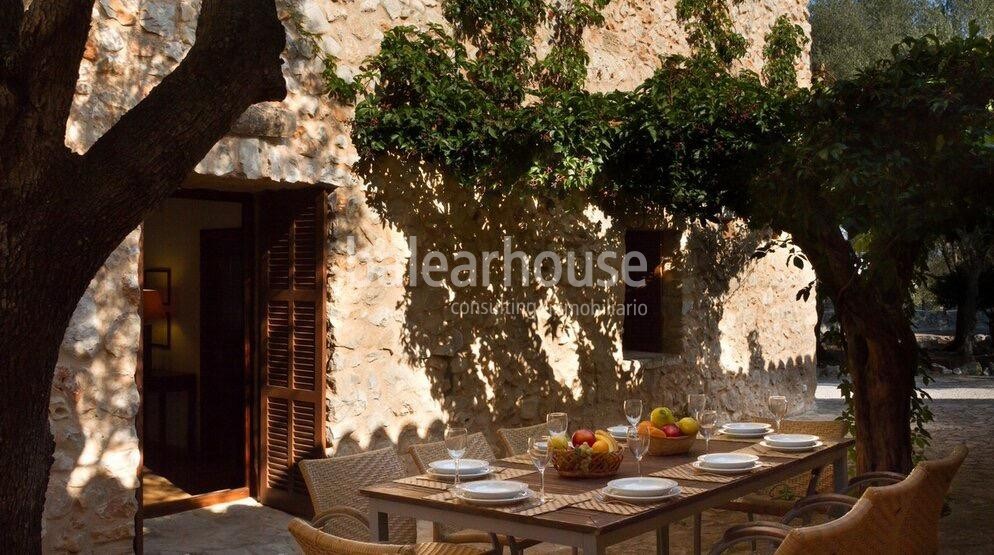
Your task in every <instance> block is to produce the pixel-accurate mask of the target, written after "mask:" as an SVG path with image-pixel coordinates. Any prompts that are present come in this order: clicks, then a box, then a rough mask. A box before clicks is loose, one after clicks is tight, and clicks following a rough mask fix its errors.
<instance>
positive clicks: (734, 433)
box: [720, 422, 773, 439]
mask: <svg viewBox="0 0 994 555" xmlns="http://www.w3.org/2000/svg"><path fill="white" fill-rule="evenodd" d="M720 431H721V433H722V434H723V435H726V436H728V437H738V438H747V439H753V438H756V439H758V438H761V437H763V436H765V435H766V434H768V433H770V432H772V431H773V426H770V425H769V424H767V423H766V422H729V423H728V424H725V425H724V426H722V427H721V430H720Z"/></svg>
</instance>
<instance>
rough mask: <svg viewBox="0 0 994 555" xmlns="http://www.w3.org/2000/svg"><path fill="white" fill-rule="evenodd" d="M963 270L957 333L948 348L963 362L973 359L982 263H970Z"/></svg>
mask: <svg viewBox="0 0 994 555" xmlns="http://www.w3.org/2000/svg"><path fill="white" fill-rule="evenodd" d="M959 271H960V272H962V280H963V291H962V292H961V297H960V302H959V304H958V305H957V306H956V333H955V335H954V336H953V341H952V343H950V344H949V345H948V346H947V347H946V349H947V350H949V351H954V352H956V353H958V354H959V355H960V357H962V359H963V360H962V362H969V361H970V360H971V359H973V342H974V332H975V330H976V328H977V305H978V302H977V301H978V300H979V298H980V274H981V271H982V268H981V267H980V265H969V266H964V267H962V268H961V269H959Z"/></svg>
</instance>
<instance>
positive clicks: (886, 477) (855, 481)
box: [846, 470, 907, 492]
mask: <svg viewBox="0 0 994 555" xmlns="http://www.w3.org/2000/svg"><path fill="white" fill-rule="evenodd" d="M905 478H907V476H905V475H904V474H899V473H897V472H887V471H883V470H881V471H876V472H864V473H863V474H860V475H859V476H854V477H852V478H850V479H849V486H848V487H847V488H846V491H847V492H851V491H853V490H856V489H866V488H868V487H870V486H878V485H884V486H887V485H891V484H896V483H898V482H901V481H903V480H904V479H905Z"/></svg>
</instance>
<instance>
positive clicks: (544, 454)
mask: <svg viewBox="0 0 994 555" xmlns="http://www.w3.org/2000/svg"><path fill="white" fill-rule="evenodd" d="M542 442H545V449H540V448H539V444H541V443H542ZM550 451H551V449H549V436H536V437H530V438H528V455H529V456H531V458H532V464H534V465H535V468H536V469H538V473H539V474H540V475H541V476H542V491H541V492H540V493H539V494H538V500H539V502H541V503H545V467H546V465H548V464H549V452H550Z"/></svg>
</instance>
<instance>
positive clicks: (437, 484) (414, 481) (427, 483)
mask: <svg viewBox="0 0 994 555" xmlns="http://www.w3.org/2000/svg"><path fill="white" fill-rule="evenodd" d="M493 470H494V471H493V473H491V474H489V475H487V476H481V477H480V479H483V478H485V479H487V480H511V479H513V478H519V477H521V476H524V475H526V474H532V473H534V472H535V471H534V470H524V469H520V468H503V467H499V466H495V467H493ZM474 479H476V478H474ZM394 482H396V483H398V484H407V485H410V486H421V487H423V488H431V489H449V488H451V487H452V482H451V481H443V480H439V479H438V478H437V477H436V476H430V475H428V474H422V475H420V476H408V477H407V478H400V479H398V480H394Z"/></svg>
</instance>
